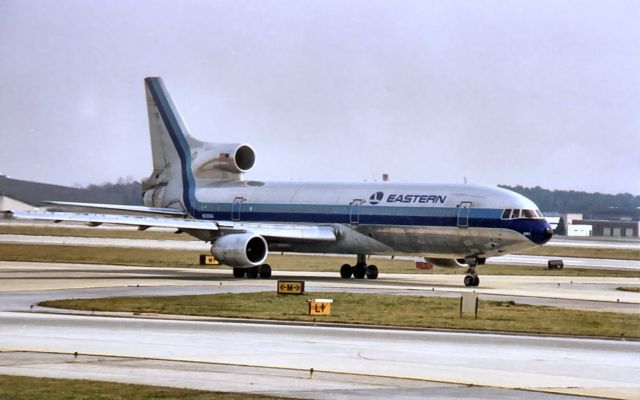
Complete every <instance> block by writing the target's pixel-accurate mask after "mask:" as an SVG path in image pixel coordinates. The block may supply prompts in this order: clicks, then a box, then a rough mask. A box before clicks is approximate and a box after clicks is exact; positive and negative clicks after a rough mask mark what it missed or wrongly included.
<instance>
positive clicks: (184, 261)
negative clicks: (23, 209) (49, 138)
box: [0, 243, 640, 278]
mask: <svg viewBox="0 0 640 400" xmlns="http://www.w3.org/2000/svg"><path fill="white" fill-rule="evenodd" d="M200 254H201V252H199V251H195V250H163V249H144V248H126V247H91V246H66V245H49V244H21V243H15V244H14V243H0V260H2V261H32V262H66V263H86V264H115V265H133V266H143V267H145V266H146V267H178V268H182V267H185V268H196V267H198V268H209V269H212V270H215V269H225V270H228V268H227V267H224V266H220V267H216V268H211V267H210V266H201V265H200V264H199V256H200ZM354 261H355V258H354V257H347V256H344V257H342V256H340V257H336V256H317V255H313V256H311V255H309V256H307V255H281V254H278V253H276V254H270V255H269V258H268V259H267V262H268V263H269V264H270V265H271V266H272V267H273V269H274V270H275V271H311V272H335V273H336V276H338V271H339V270H340V266H341V265H342V264H345V263H346V264H353V263H354ZM369 262H370V263H371V264H376V265H377V266H378V268H379V269H380V271H381V272H382V273H398V274H452V275H463V274H464V273H465V269H464V268H440V267H434V268H433V269H431V270H417V269H416V266H415V262H413V261H410V260H401V259H395V260H390V259H377V258H371V259H370V260H369ZM478 272H479V273H480V274H481V275H547V276H591V277H601V276H607V277H633V278H638V277H640V271H633V270H602V269H588V268H564V269H560V270H548V269H547V267H546V266H544V267H543V266H523V265H492V264H490V263H489V264H487V265H481V266H479V267H478Z"/></svg>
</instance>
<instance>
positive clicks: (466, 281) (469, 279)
mask: <svg viewBox="0 0 640 400" xmlns="http://www.w3.org/2000/svg"><path fill="white" fill-rule="evenodd" d="M475 281H476V279H475V278H474V276H473V275H467V276H465V277H464V285H465V286H474V283H475ZM478 282H480V280H478Z"/></svg>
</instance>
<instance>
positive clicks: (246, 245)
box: [211, 233, 269, 267]
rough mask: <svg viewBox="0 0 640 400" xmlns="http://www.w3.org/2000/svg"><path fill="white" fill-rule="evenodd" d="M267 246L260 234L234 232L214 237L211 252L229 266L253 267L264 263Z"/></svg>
mask: <svg viewBox="0 0 640 400" xmlns="http://www.w3.org/2000/svg"><path fill="white" fill-rule="evenodd" d="M268 251H269V247H268V245H267V241H266V240H264V238H263V237H262V236H259V235H254V234H251V233H234V234H230V235H224V236H221V237H220V238H218V239H216V240H215V241H214V242H213V246H211V254H212V255H213V256H214V257H215V258H216V260H218V261H220V262H221V263H222V264H226V265H229V266H231V267H255V266H258V265H261V264H264V261H265V260H266V259H267V253H268Z"/></svg>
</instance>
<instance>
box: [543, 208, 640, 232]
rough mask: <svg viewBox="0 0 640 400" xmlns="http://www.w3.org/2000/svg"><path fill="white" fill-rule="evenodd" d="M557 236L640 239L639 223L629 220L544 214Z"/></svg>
mask: <svg viewBox="0 0 640 400" xmlns="http://www.w3.org/2000/svg"><path fill="white" fill-rule="evenodd" d="M545 218H546V219H547V221H549V224H550V225H551V228H552V229H553V231H554V233H555V234H557V235H566V236H604V237H607V236H608V237H627V238H637V237H640V222H638V221H632V220H631V219H619V220H614V219H610V220H609V219H584V218H583V215H582V214H580V213H554V212H547V213H545Z"/></svg>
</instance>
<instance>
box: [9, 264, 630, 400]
mask: <svg viewBox="0 0 640 400" xmlns="http://www.w3.org/2000/svg"><path fill="white" fill-rule="evenodd" d="M333 275H334V274H320V273H306V274H302V273H297V274H293V273H286V274H283V276H289V277H290V276H294V277H302V278H304V279H305V280H306V281H307V284H308V288H309V289H308V290H310V291H332V290H352V291H371V292H381V293H397V294H406V295H411V294H420V295H423V294H425V295H426V294H428V293H432V294H433V295H441V296H442V295H445V296H459V295H460V292H461V291H464V290H467V288H464V287H461V286H460V282H458V281H459V278H460V277H459V276H455V275H454V276H451V275H442V276H424V275H397V276H396V275H384V274H381V276H380V278H379V279H378V280H377V281H367V280H364V281H360V282H355V281H348V282H344V281H342V280H340V279H335V278H334V277H331V278H330V277H329V276H333ZM486 278H487V279H485V280H483V283H486V285H487V287H485V288H479V289H477V290H480V289H483V290H485V291H486V292H484V294H481V298H495V297H497V298H505V297H504V296H507V295H504V294H502V295H501V294H495V293H494V292H501V291H503V292H509V293H511V295H510V296H513V298H518V297H517V296H516V293H518V292H520V291H522V292H523V293H527V290H528V291H529V292H528V293H529V295H528V296H523V297H521V298H522V299H523V300H526V299H529V300H531V301H533V302H536V301H540V302H543V303H544V302H552V303H554V302H556V303H558V304H560V305H561V306H562V305H563V304H564V305H565V306H568V307H576V308H583V307H584V308H589V307H590V305H591V306H593V307H596V305H598V306H599V307H602V308H604V309H609V308H611V309H613V310H616V311H623V310H627V312H631V313H638V312H639V311H640V300H639V299H638V297H640V296H638V295H637V294H636V293H625V292H616V291H615V290H611V289H610V286H612V285H619V284H620V282H626V283H634V284H640V279H638V278H610V279H614V281H611V282H609V283H607V281H604V280H602V279H608V278H593V279H600V280H598V281H588V280H585V281H584V283H580V282H579V280H580V279H587V278H580V277H578V278H573V279H576V282H575V283H573V284H570V283H569V282H568V281H567V282H566V283H562V284H561V285H560V289H558V286H557V285H556V282H555V281H549V280H548V279H549V278H553V279H559V278H558V277H544V276H543V277H493V278H490V277H489V276H487V277H486ZM498 278H499V279H498ZM527 279H529V281H527ZM621 280H623V281H621ZM523 281H524V282H525V283H522V282H523ZM371 282H373V283H371ZM563 282H564V281H563ZM594 286H595V287H594ZM257 290H275V281H273V280H264V281H263V280H240V281H238V280H234V279H232V278H231V276H230V273H229V272H228V271H213V272H212V271H208V270H199V269H172V268H139V267H124V266H102V265H89V264H40V263H15V262H2V263H0V310H1V311H0V350H2V351H3V353H1V354H0V373H5V374H20V375H35V376H58V377H60V376H64V377H76V378H89V379H104V380H114V381H124V382H133V383H148V384H170V385H173V386H181V387H191V388H197V389H206V390H230V391H240V392H255V393H264V394H270V395H279V396H289V397H298V398H336V397H340V398H353V399H361V398H389V397H400V398H425V397H429V398H436V399H437V398H442V399H445V398H446V399H450V398H480V399H482V398H486V399H489V398H524V399H542V398H562V399H564V398H571V397H568V396H565V395H560V394H558V393H564V394H580V395H587V396H594V397H598V396H603V397H609V398H638V393H640V384H638V383H637V382H640V379H638V377H640V359H639V358H638V357H637V354H638V353H639V352H640V342H638V341H617V340H597V339H572V338H562V337H536V336H526V335H495V334H486V333H485V334H481V333H459V332H438V331H427V330H396V329H363V328H352V327H348V328H339V327H325V326H313V325H311V326H310V325H308V324H306V325H305V324H277V323H272V322H268V323H248V322H243V321H235V322H230V321H228V320H219V319H215V318H196V319H193V320H185V319H179V320H177V319H168V318H160V319H142V318H138V317H134V316H132V315H131V314H122V315H111V316H95V315H94V316H91V315H71V314H65V313H64V312H63V313H57V312H56V313H55V314H51V313H49V311H50V310H47V309H41V308H39V307H37V306H36V307H33V309H32V308H31V305H33V304H36V303H37V302H39V301H41V300H45V299H55V298H70V297H75V298H79V297H103V296H123V295H179V294H196V293H223V292H244V291H257ZM555 291H559V292H560V293H559V294H561V296H559V297H558V298H547V297H544V296H541V295H542V294H545V293H546V294H549V292H551V293H553V292H555ZM492 293H494V294H492ZM618 293H619V294H620V296H624V295H629V297H628V300H629V302H626V301H625V302H621V303H618V302H616V301H615V300H614V301H604V300H594V298H599V297H602V296H604V297H606V298H610V297H611V296H612V295H613V296H615V295H618ZM534 295H540V297H534ZM492 296H493V297H492ZM572 297H575V298H572ZM596 309H597V308H596ZM634 317H635V316H634ZM15 351H20V352H18V353H16V352H15ZM24 351H27V352H24ZM76 351H77V352H79V353H81V356H80V357H78V359H77V360H74V359H73V356H72V355H71V354H72V353H73V352H76ZM43 352H44V353H43ZM310 368H314V370H315V372H314V378H313V379H310V378H309V369H310ZM469 385H472V386H469ZM549 392H550V393H549ZM554 393H555V394H554Z"/></svg>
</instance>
